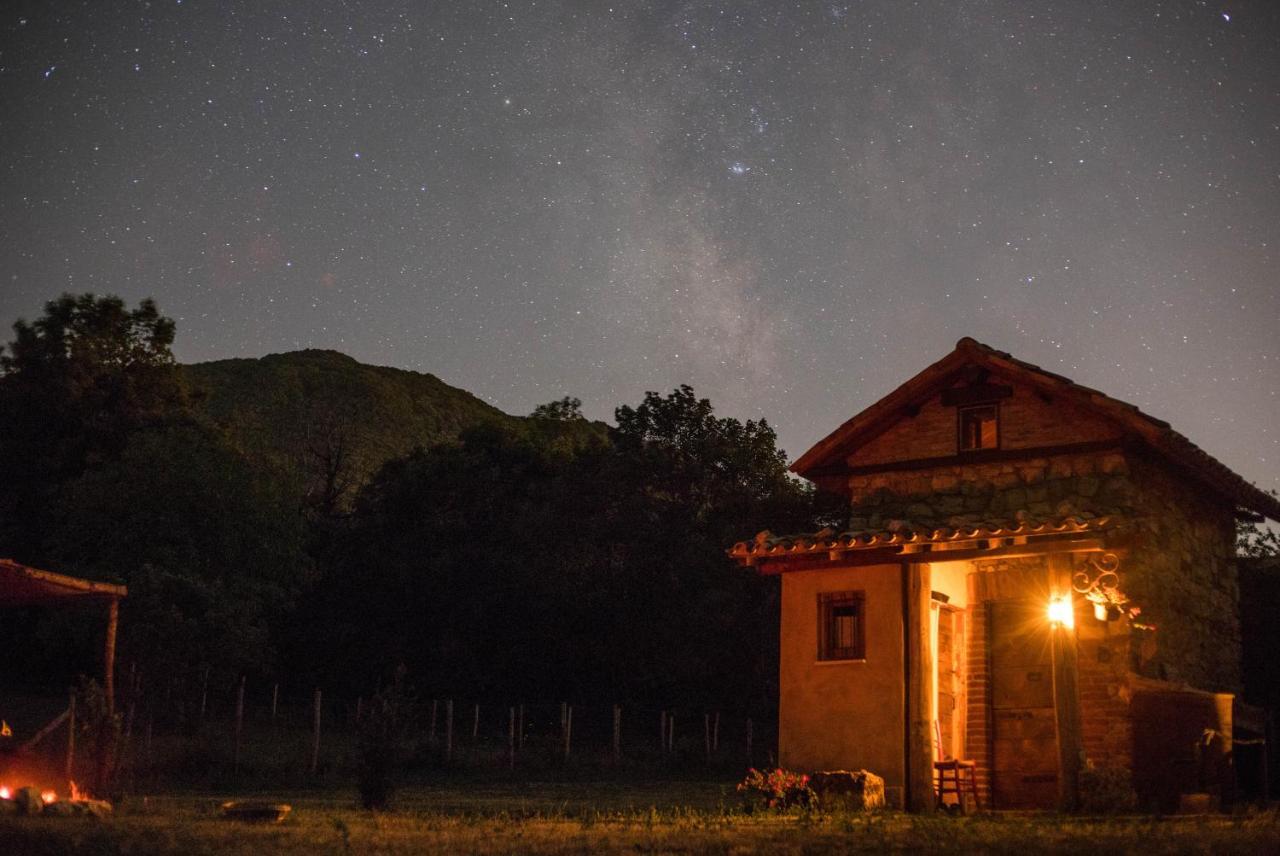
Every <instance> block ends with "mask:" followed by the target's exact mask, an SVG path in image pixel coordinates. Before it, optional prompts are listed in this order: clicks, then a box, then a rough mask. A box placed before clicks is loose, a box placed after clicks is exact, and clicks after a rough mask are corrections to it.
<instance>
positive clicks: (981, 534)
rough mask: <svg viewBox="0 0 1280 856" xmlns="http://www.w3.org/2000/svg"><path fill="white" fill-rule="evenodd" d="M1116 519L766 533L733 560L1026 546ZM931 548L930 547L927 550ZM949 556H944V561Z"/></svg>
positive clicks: (1019, 519) (1094, 529)
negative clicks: (989, 544)
mask: <svg viewBox="0 0 1280 856" xmlns="http://www.w3.org/2000/svg"><path fill="white" fill-rule="evenodd" d="M1116 523H1117V518H1115V517H1114V516H1112V515H1103V516H1099V515H1095V514H1091V513H1089V512H1082V513H1079V514H1070V515H1056V516H1052V517H1034V516H1031V515H1028V514H1025V513H1019V514H1017V515H1016V516H1015V517H1012V518H1008V519H995V520H981V521H976V522H970V521H959V520H957V521H956V524H955V525H953V526H941V527H933V526H927V525H920V524H914V523H912V522H911V521H909V520H895V521H891V522H890V524H889V525H888V526H887V527H884V528H880V529H856V530H851V531H847V532H839V533H837V532H836V531H835V530H833V529H823V530H820V531H818V532H814V533H810V534H800V535H774V534H773V533H772V532H769V531H768V530H765V531H764V532H761V533H759V534H757V535H756V537H755V538H754V539H752V540H750V541H739V542H738V543H736V544H734V545H733V547H732V548H731V549H730V550H729V555H730V556H732V557H733V558H734V559H737V560H738V561H739V562H741V563H742V564H744V565H753V564H755V563H756V562H757V561H759V560H761V559H787V558H791V557H795V558H801V557H806V556H811V555H814V554H821V553H828V554H830V553H840V552H859V551H872V550H884V549H885V548H899V549H901V548H910V547H915V546H918V547H925V545H929V547H932V546H933V545H946V546H948V547H951V546H955V547H959V546H962V545H964V544H965V543H966V542H973V541H992V540H1001V539H1015V540H1017V541H1026V540H1030V539H1033V538H1034V539H1036V540H1039V539H1042V538H1045V537H1048V536H1072V535H1083V534H1089V533H1098V532H1102V531H1103V530H1106V529H1110V528H1113V527H1114V526H1115V525H1116ZM926 549H928V548H926ZM944 557H945V551H940V552H939V555H938V560H939V561H942V560H944Z"/></svg>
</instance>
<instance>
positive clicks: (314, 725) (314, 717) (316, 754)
mask: <svg viewBox="0 0 1280 856" xmlns="http://www.w3.org/2000/svg"><path fill="white" fill-rule="evenodd" d="M311 735H312V736H311V775H313V776H314V775H315V774H316V772H317V771H318V770H319V769H320V688H319V687H316V694H315V700H314V702H313V703H312V706H311Z"/></svg>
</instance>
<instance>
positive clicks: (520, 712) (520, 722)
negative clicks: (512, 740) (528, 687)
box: [516, 703, 524, 752]
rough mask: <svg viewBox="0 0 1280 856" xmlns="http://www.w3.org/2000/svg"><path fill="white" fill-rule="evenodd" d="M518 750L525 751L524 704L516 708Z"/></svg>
mask: <svg viewBox="0 0 1280 856" xmlns="http://www.w3.org/2000/svg"><path fill="white" fill-rule="evenodd" d="M516 749H517V750H518V751H520V752H523V751H524V704H523V703H522V704H520V705H519V706H518V707H517V708H516Z"/></svg>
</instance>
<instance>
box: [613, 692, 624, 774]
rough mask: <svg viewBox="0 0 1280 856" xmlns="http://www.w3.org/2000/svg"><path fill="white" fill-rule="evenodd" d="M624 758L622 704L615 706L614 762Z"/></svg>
mask: <svg viewBox="0 0 1280 856" xmlns="http://www.w3.org/2000/svg"><path fill="white" fill-rule="evenodd" d="M621 760H622V705H620V704H615V705H614V706H613V763H615V764H617V763H618V762H620V761H621Z"/></svg>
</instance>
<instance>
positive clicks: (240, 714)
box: [231, 675, 245, 773]
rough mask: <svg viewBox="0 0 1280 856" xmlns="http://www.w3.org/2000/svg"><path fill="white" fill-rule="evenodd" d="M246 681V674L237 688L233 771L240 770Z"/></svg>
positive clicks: (242, 676)
mask: <svg viewBox="0 0 1280 856" xmlns="http://www.w3.org/2000/svg"><path fill="white" fill-rule="evenodd" d="M244 682H245V676H244V675H241V676H240V688H239V689H238V690H236V748H235V752H234V754H232V756H231V759H232V760H231V769H232V771H233V772H236V773H238V772H240V739H241V735H242V734H243V732H244Z"/></svg>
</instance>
